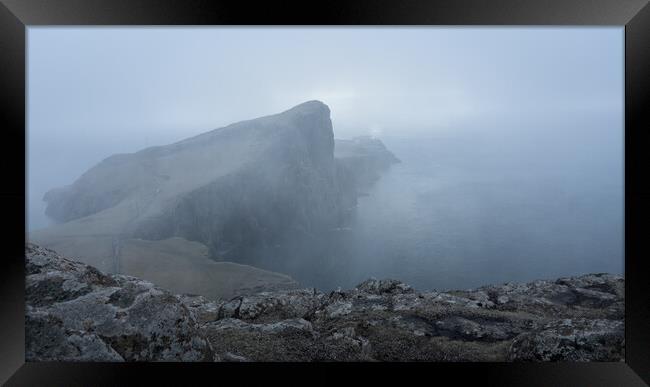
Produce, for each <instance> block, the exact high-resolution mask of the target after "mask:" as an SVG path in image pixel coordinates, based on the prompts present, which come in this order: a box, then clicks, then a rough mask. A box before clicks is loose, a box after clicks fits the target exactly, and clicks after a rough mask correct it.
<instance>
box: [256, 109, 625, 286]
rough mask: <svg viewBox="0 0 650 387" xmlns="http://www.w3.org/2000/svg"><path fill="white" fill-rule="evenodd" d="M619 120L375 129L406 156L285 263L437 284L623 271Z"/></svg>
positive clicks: (313, 282)
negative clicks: (433, 130) (394, 132)
mask: <svg viewBox="0 0 650 387" xmlns="http://www.w3.org/2000/svg"><path fill="white" fill-rule="evenodd" d="M620 125H621V123H620V119H618V118H617V117H611V116H610V117H606V116H603V117H590V118H589V119H585V118H577V117H576V118H574V119H571V120H566V119H565V120H564V122H546V123H529V124H528V127H526V128H521V127H510V128H507V127H496V126H493V127H490V126H489V124H485V126H483V127H481V128H480V129H469V130H464V129H459V130H458V131H456V132H454V131H450V132H448V133H446V134H445V135H444V136H435V135H432V136H421V137H402V138H400V137H386V138H383V141H384V143H385V144H386V146H387V147H388V148H389V149H390V150H391V151H392V152H394V153H395V155H396V156H397V157H398V158H400V159H401V160H402V163H400V164H396V165H393V166H392V168H391V169H390V170H389V171H388V172H387V173H385V174H384V175H383V176H382V178H381V179H380V180H379V181H378V182H377V183H376V184H375V185H374V186H373V187H372V189H371V190H369V191H368V195H367V196H362V197H360V198H359V203H358V207H357V210H356V216H355V218H354V220H353V221H352V223H351V224H350V225H349V227H346V228H343V229H341V230H337V231H334V232H332V233H331V234H330V235H324V236H323V237H322V238H323V244H322V245H320V246H316V245H313V244H311V245H310V246H308V247H306V248H305V249H304V251H299V252H297V253H296V252H292V253H288V254H295V255H296V256H295V257H292V258H293V259H292V260H291V262H292V264H290V265H287V266H286V267H282V269H283V270H285V271H287V272H288V273H289V274H291V275H292V276H293V277H294V278H296V279H297V280H298V281H300V282H301V283H302V284H303V285H305V286H314V287H317V288H319V289H323V290H333V289H336V288H337V287H341V288H343V289H345V288H349V287H353V286H355V285H356V284H358V283H359V282H361V281H363V280H365V279H367V278H368V277H369V276H374V277H377V278H395V279H399V280H401V281H404V282H406V283H408V284H410V285H411V286H414V287H415V288H418V289H421V290H425V289H439V290H442V289H464V288H472V287H478V286H481V285H485V284H490V283H501V282H524V281H531V280H535V279H544V278H548V279H552V278H557V277H560V276H570V275H579V274H585V273H593V272H608V273H618V274H620V273H623V264H624V259H623V198H624V192H623V157H622V155H623V133H622V131H620V130H616V129H615V128H619V127H620ZM307 256H310V257H309V258H307ZM306 262H309V264H306ZM269 267H271V266H269ZM274 269H275V270H277V269H279V268H278V267H275V268H274Z"/></svg>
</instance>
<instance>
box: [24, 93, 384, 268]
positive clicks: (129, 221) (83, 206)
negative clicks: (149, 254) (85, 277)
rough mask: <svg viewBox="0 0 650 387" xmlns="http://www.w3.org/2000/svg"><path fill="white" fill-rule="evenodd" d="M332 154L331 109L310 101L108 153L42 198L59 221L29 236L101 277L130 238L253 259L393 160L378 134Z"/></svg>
mask: <svg viewBox="0 0 650 387" xmlns="http://www.w3.org/2000/svg"><path fill="white" fill-rule="evenodd" d="M336 149H337V150H336V153H337V155H336V156H337V158H336V159H335V141H334V137H333V130H332V123H331V120H330V111H329V108H328V107H327V106H326V105H325V104H323V103H321V102H318V101H310V102H306V103H303V104H301V105H298V106H296V107H294V108H292V109H289V110H287V111H285V112H283V113H280V114H276V115H272V116H266V117H262V118H258V119H254V120H249V121H243V122H239V123H236V124H233V125H229V126H227V127H224V128H221V129H216V130H213V131H211V132H207V133H204V134H202V135H199V136H196V137H193V138H190V139H187V140H184V141H181V142H178V143H175V144H171V145H167V146H162V147H154V148H148V149H145V150H142V151H140V152H137V153H133V154H122V155H114V156H111V157H109V158H107V159H106V160H104V161H102V162H101V163H99V164H98V165H97V166H95V167H93V168H91V169H90V170H88V171H87V172H86V173H84V174H83V175H82V176H81V177H80V178H79V179H78V180H77V181H75V183H74V184H72V185H70V186H68V187H64V188H59V189H55V190H52V191H50V192H48V193H47V194H46V195H45V200H46V201H47V203H48V206H47V210H46V212H47V214H48V215H50V216H51V217H52V218H54V219H56V220H58V221H60V222H62V223H60V224H58V225H55V226H53V227H50V228H48V229H45V230H38V231H36V232H33V233H32V234H31V235H30V240H32V241H34V242H37V243H40V244H43V245H44V246H47V247H52V248H56V249H57V250H60V251H62V252H63V253H66V254H69V255H71V256H75V257H78V258H80V259H83V260H85V262H87V263H90V264H93V265H96V266H97V267H99V268H100V269H101V270H102V271H106V272H119V270H118V268H119V267H120V266H122V267H124V265H120V264H119V261H120V252H121V251H123V250H124V246H127V247H128V246H129V244H130V241H132V240H134V239H138V240H139V239H143V240H149V241H160V240H169V239H171V238H176V239H174V240H176V241H182V240H184V241H192V242H198V243H200V244H203V245H205V246H206V247H207V249H208V256H209V257H210V258H211V259H213V260H217V261H233V262H240V263H251V262H252V261H250V260H247V257H249V256H251V255H252V254H253V252H255V251H258V250H260V249H265V248H266V249H268V248H273V247H275V246H280V245H283V244H284V243H285V242H288V241H291V240H298V239H306V240H308V239H309V238H311V237H314V236H316V235H318V234H319V233H320V232H321V231H323V230H327V229H331V228H335V227H337V226H339V225H341V224H342V223H343V222H345V219H346V218H347V216H348V214H349V213H350V211H352V210H353V208H354V206H355V204H356V198H357V195H358V194H359V192H361V191H362V189H363V187H366V186H367V185H368V184H369V179H368V176H370V175H373V174H375V175H376V174H377V173H378V172H379V171H381V170H383V169H385V168H386V166H387V163H388V164H389V163H390V162H392V161H394V156H392V154H390V152H388V151H387V150H386V149H385V147H383V145H382V144H381V142H379V141H378V140H371V139H357V140H354V141H337V142H336ZM373 176H374V175H373ZM374 177H376V176H374ZM183 243H184V242H183ZM278 259H279V258H278ZM266 267H272V265H266ZM126 273H127V274H128V272H126Z"/></svg>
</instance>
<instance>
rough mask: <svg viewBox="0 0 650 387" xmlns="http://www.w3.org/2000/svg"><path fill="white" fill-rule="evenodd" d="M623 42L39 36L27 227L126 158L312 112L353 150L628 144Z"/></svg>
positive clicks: (221, 31) (506, 34)
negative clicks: (549, 133)
mask: <svg viewBox="0 0 650 387" xmlns="http://www.w3.org/2000/svg"><path fill="white" fill-rule="evenodd" d="M623 31H624V30H623V28H622V27H607V28H433V27H427V28H96V27H90V28H59V27H56V28H47V27H31V28H29V29H28V130H27V134H28V149H27V155H28V160H27V166H28V195H29V196H28V207H29V208H30V210H29V211H28V214H29V217H28V221H29V227H30V229H35V228H39V227H43V226H44V225H46V224H47V222H46V219H45V217H44V216H43V214H42V211H43V203H42V200H41V199H42V196H43V194H44V193H45V192H46V191H47V190H49V189H51V188H54V187H57V186H61V185H66V184H70V183H72V182H73V181H74V180H75V179H76V178H77V177H78V176H79V175H80V174H81V173H83V172H84V171H85V170H87V169H88V168H90V167H92V166H93V165H94V164H96V163H97V162H99V161H101V160H102V159H104V158H106V157H108V156H110V155H111V154H113V153H125V152H134V151H137V150H139V149H142V148H144V147H147V146H153V145H164V144H167V143H171V142H174V141H177V140H181V139H183V138H186V137H189V136H192V135H196V134H198V133H201V132H204V131H208V130H211V129H214V128H218V127H221V126H224V125H227V124H230V123H232V122H236V121H239V120H244V119H250V118H255V117H258V116H262V115H267V114H273V113H277V112H280V111H283V110H286V109H288V108H290V107H292V106H294V105H296V104H299V103H301V102H304V101H307V100H311V99H318V100H321V101H323V102H324V103H326V104H327V105H329V107H330V108H331V111H332V121H333V124H334V131H335V136H336V137H340V138H344V137H350V136H354V135H361V134H372V135H377V136H379V137H390V136H399V137H414V138H415V137H418V136H429V135H432V134H444V133H447V134H448V133H454V132H456V131H462V130H464V129H467V128H472V129H473V130H482V129H483V130H485V131H488V130H493V129H494V128H495V127H504V128H505V127H508V128H511V130H513V131H520V132H525V131H526V127H527V123H533V122H534V123H536V124H537V125H538V124H539V123H540V122H548V126H549V127H552V126H553V123H554V122H555V121H557V120H560V119H561V120H564V124H565V125H562V127H563V128H566V123H567V122H570V120H571V117H574V118H576V117H584V116H589V117H595V118H596V119H597V118H598V117H606V119H607V122H610V123H613V124H612V125H614V127H612V126H609V129H608V130H613V131H615V132H616V131H618V132H619V133H621V136H622V130H623V121H622V119H623V75H624V73H623V63H624V62H623V49H624V35H623ZM558 117H563V118H558ZM567 120H569V121H567ZM620 157H622V149H620Z"/></svg>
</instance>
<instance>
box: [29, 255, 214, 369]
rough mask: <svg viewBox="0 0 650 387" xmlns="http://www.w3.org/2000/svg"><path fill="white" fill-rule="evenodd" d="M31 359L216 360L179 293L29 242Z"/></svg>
mask: <svg viewBox="0 0 650 387" xmlns="http://www.w3.org/2000/svg"><path fill="white" fill-rule="evenodd" d="M26 258H27V259H26V262H27V279H26V298H27V309H26V320H25V325H26V359H27V360H28V361H37V360H69V361H76V360H78V361H212V360H213V356H214V355H213V351H212V347H211V346H210V343H209V342H208V341H207V340H206V338H205V336H204V335H203V334H202V332H201V331H200V329H199V325H198V323H197V321H196V319H195V317H194V316H193V315H192V313H191V312H190V310H189V308H188V307H187V306H185V305H184V304H183V303H182V302H181V299H180V298H179V297H178V296H175V295H172V294H170V293H168V292H166V291H163V290H161V289H158V288H156V287H155V286H154V285H153V284H151V283H149V282H146V281H142V280H139V279H137V278H134V277H128V276H121V275H116V276H108V275H104V274H102V273H100V272H98V271H97V270H96V269H94V268H92V267H90V266H87V265H84V264H81V263H77V262H73V261H70V260H67V259H65V258H63V257H60V256H58V255H57V254H56V253H55V252H53V251H51V250H48V249H44V248H41V247H38V246H36V245H31V244H30V245H28V246H27V247H26Z"/></svg>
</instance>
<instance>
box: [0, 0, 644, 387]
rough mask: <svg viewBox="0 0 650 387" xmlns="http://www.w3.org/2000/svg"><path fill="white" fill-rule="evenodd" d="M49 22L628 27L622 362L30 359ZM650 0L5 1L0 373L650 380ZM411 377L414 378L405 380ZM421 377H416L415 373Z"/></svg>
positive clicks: (127, 378)
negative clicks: (37, 99)
mask: <svg viewBox="0 0 650 387" xmlns="http://www.w3.org/2000/svg"><path fill="white" fill-rule="evenodd" d="M44 25H78V26H80V25H83V26H87V25H565V26H567V25H579V26H585V25H598V26H604V25H609V26H625V277H626V283H625V292H626V294H625V310H626V318H625V362H620V363H426V364H423V363H417V364H415V363H404V364H393V363H390V364H384V363H382V364H366V363H364V364H339V363H337V364H267V363H265V364H230V365H226V364H212V363H198V364H197V363H162V364H161V363H127V364H116V363H62V362H61V363H51V362H42V363H25V348H24V343H25V341H24V338H25V332H24V307H25V305H24V286H25V273H24V259H25V258H24V246H25V235H26V231H25V219H26V217H25V211H24V210H25V203H26V200H25V197H26V196H25V192H26V183H25V172H26V170H25V163H26V158H25V154H26V152H27V149H26V148H25V145H26V142H25V136H26V133H25V130H26V129H25V123H26V118H25V117H26V111H25V97H26V90H25V85H26V83H25V80H26V74H25V71H26V68H25V64H26V58H25V54H26V29H27V28H28V27H30V26H44ZM649 37H650V6H648V1H644V0H562V1H551V0H543V1H542V0H537V1H522V0H492V1H482V0H471V1H470V0H462V1H461V0H457V1H426V0H402V1H400V0H363V1H360V0H357V1H347V2H346V1H328V2H307V1H303V2H259V4H255V3H248V2H245V1H239V2H237V1H233V0H220V1H213V2H206V1H202V0H185V1H180V0H120V1H117V0H113V1H110V0H58V1H57V0H49V1H48V0H2V1H1V5H0V50H1V51H0V52H1V53H2V54H1V55H0V79H1V83H2V87H1V88H0V90H1V91H0V93H1V94H0V95H1V98H2V99H1V103H0V111H1V112H2V115H1V116H0V120H1V122H2V124H1V126H2V128H3V130H2V142H1V143H2V152H0V160H1V161H0V165H1V166H2V177H3V179H4V184H3V186H2V188H1V191H0V197H1V199H0V203H2V206H3V207H2V212H0V213H1V214H2V220H3V223H4V225H5V230H4V232H3V233H2V236H3V243H2V251H3V254H2V257H3V266H2V270H0V276H1V279H0V286H1V294H0V310H1V313H0V316H1V317H0V363H1V364H0V382H4V381H6V383H7V385H10V386H13V385H16V386H18V385H29V386H37V385H38V386H40V385H59V386H63V385H65V386H74V385H84V386H88V385H103V384H107V385H124V384H138V382H139V381H147V382H154V381H158V382H159V383H162V384H181V383H182V384H190V383H189V382H188V380H190V378H192V379H193V378H198V377H204V378H206V379H204V380H205V381H207V382H208V383H210V384H217V383H220V382H226V381H227V379H225V378H224V375H227V376H230V377H234V378H236V379H235V380H237V379H239V381H240V382H242V381H243V382H251V381H253V380H254V379H258V380H260V381H263V382H272V381H274V380H275V379H277V380H280V381H284V382H295V383H313V382H330V383H343V382H349V381H350V379H349V377H348V376H345V377H344V376H342V374H341V372H342V371H352V370H358V371H361V373H360V376H361V377H362V378H363V379H364V380H366V381H368V380H369V379H374V378H376V379H379V380H382V381H389V380H390V379H394V380H395V381H399V382H401V383H409V382H411V383H416V379H415V378H418V379H420V378H423V379H420V380H422V381H425V382H427V381H428V382H431V383H438V382H440V381H442V380H445V379H444V378H445V377H451V378H452V379H448V380H453V382H454V384H457V383H460V384H463V382H468V381H471V382H474V383H477V382H478V383H480V384H482V385H483V384H484V385H499V386H502V385H527V386H564V385H566V386H600V385H602V386H610V385H620V386H623V385H624V386H636V385H639V386H642V385H646V384H648V383H650V290H649V286H648V284H649V283H650V281H649V280H648V275H649V274H650V273H649V270H648V267H649V266H648V260H649V259H650V254H649V248H648V243H646V241H645V237H646V233H645V232H644V231H645V224H647V220H648V219H649V218H650V211H648V208H649V206H648V202H649V201H650V189H648V184H647V180H648V177H649V176H650V173H648V168H647V165H648V164H649V163H648V159H647V158H646V151H647V150H648V149H650V143H649V141H648V139H649V135H648V129H649V128H650V124H649V122H648V118H647V114H646V111H645V110H646V108H647V107H648V106H649V102H650V74H649V73H648V69H650V39H649ZM405 378H406V379H405ZM411 378H413V380H412V381H410V379H411Z"/></svg>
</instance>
